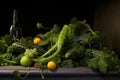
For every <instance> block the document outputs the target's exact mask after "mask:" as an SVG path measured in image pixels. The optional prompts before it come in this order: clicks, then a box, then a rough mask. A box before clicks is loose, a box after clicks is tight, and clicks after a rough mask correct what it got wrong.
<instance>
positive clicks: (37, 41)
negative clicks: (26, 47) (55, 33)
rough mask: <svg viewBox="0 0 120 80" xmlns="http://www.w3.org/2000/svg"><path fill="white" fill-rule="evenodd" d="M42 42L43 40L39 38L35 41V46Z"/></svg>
mask: <svg viewBox="0 0 120 80" xmlns="http://www.w3.org/2000/svg"><path fill="white" fill-rule="evenodd" d="M40 42H41V39H40V38H38V37H37V38H35V39H34V40H33V43H34V44H35V45H37V44H39V43H40Z"/></svg>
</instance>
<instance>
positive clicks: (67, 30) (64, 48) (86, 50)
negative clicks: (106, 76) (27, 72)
mask: <svg viewBox="0 0 120 80" xmlns="http://www.w3.org/2000/svg"><path fill="white" fill-rule="evenodd" d="M37 28H38V29H40V30H42V29H46V28H44V26H43V25H41V24H40V23H37ZM36 37H38V38H40V39H41V42H40V43H39V44H38V45H35V44H33V40H34V38H36ZM106 42H107V41H105V39H104V36H103V35H102V34H101V33H100V32H99V31H93V30H92V29H91V27H90V25H89V24H87V23H86V22H85V21H79V20H77V18H75V17H74V18H72V19H71V20H70V23H69V24H64V25H63V27H59V26H58V25H57V24H54V26H53V28H52V29H50V30H49V31H48V32H46V33H39V34H37V35H35V36H34V37H31V36H28V37H21V38H20V40H18V41H16V42H13V41H12V39H11V37H10V35H9V34H6V35H5V36H1V38H0V66H9V65H13V66H14V65H18V66H25V67H28V66H29V67H33V66H35V65H34V64H35V63H38V64H40V66H38V65H37V67H40V68H41V69H43V68H45V69H46V65H47V63H48V62H49V61H55V63H56V64H57V68H74V67H79V66H84V67H89V68H91V69H93V70H95V71H98V72H100V73H106V72H108V71H111V70H116V71H119V70H120V59H119V57H118V55H117V54H116V53H115V51H113V50H111V51H110V50H108V49H107V47H106V46H107V43H106ZM24 56H27V57H28V58H29V61H31V62H29V64H25V63H24V60H22V61H23V63H24V65H21V59H22V58H23V57H24ZM27 63H28V62H27Z"/></svg>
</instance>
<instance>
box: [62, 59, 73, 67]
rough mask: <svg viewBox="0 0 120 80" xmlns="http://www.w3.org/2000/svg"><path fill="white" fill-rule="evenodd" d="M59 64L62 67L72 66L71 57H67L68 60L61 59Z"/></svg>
mask: <svg viewBox="0 0 120 80" xmlns="http://www.w3.org/2000/svg"><path fill="white" fill-rule="evenodd" d="M61 66H62V67H63V68H73V67H74V62H73V61H72V60H71V59H68V60H65V61H63V62H62V64H61Z"/></svg>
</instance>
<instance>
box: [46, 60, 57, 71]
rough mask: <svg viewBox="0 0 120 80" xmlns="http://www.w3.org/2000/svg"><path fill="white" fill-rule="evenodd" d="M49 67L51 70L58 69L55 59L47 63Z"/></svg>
mask: <svg viewBox="0 0 120 80" xmlns="http://www.w3.org/2000/svg"><path fill="white" fill-rule="evenodd" d="M47 68H48V69H50V70H55V69H56V63H55V62H54V61H49V62H48V63H47Z"/></svg>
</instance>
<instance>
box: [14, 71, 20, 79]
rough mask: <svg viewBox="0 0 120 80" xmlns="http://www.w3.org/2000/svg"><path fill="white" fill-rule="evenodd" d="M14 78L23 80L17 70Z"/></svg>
mask: <svg viewBox="0 0 120 80" xmlns="http://www.w3.org/2000/svg"><path fill="white" fill-rule="evenodd" d="M13 76H14V77H16V78H18V79H20V78H21V73H20V72H19V71H17V70H15V71H14V72H13Z"/></svg>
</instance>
